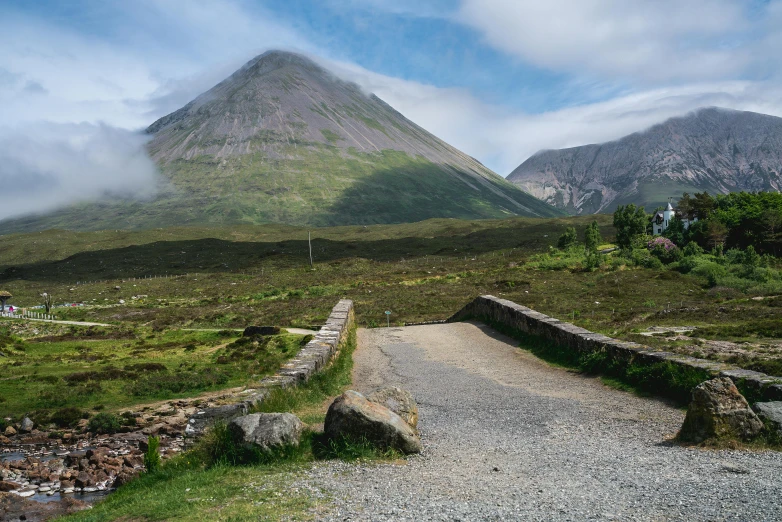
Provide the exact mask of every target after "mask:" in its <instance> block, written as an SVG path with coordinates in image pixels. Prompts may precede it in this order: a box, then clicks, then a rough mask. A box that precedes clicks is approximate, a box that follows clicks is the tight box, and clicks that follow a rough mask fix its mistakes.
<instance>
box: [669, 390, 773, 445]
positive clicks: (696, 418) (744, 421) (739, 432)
mask: <svg viewBox="0 0 782 522" xmlns="http://www.w3.org/2000/svg"><path fill="white" fill-rule="evenodd" d="M762 429H763V422H762V421H761V420H760V419H759V418H758V416H757V415H755V412H753V411H752V409H750V407H749V404H748V403H747V400H746V399H745V398H744V396H743V395H741V393H739V390H738V389H737V388H736V385H735V384H733V381H731V380H730V379H729V378H727V377H719V378H716V379H712V380H710V381H706V382H703V383H701V384H699V385H698V386H696V387H695V389H694V390H693V391H692V402H690V406H689V408H688V409H687V416H686V417H685V418H684V424H682V428H681V430H680V431H679V436H678V437H679V440H682V441H684V442H694V443H698V442H703V441H705V440H707V439H741V440H749V439H751V438H752V437H754V436H756V435H757V434H759V433H760V432H761V430H762Z"/></svg>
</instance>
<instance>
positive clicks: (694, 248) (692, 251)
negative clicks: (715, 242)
mask: <svg viewBox="0 0 782 522" xmlns="http://www.w3.org/2000/svg"><path fill="white" fill-rule="evenodd" d="M704 253H705V250H703V249H702V248H701V247H700V245H698V243H696V242H694V241H691V242H689V243H687V244H686V245H685V246H684V248H683V249H682V254H683V255H684V257H692V256H701V255H703V254H704Z"/></svg>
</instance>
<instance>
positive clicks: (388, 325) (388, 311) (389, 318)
mask: <svg viewBox="0 0 782 522" xmlns="http://www.w3.org/2000/svg"><path fill="white" fill-rule="evenodd" d="M386 326H387V327H388V328H391V311H390V310H386Z"/></svg>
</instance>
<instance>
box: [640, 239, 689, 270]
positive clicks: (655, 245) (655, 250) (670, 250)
mask: <svg viewBox="0 0 782 522" xmlns="http://www.w3.org/2000/svg"><path fill="white" fill-rule="evenodd" d="M646 248H647V250H649V252H650V253H651V254H652V255H653V256H654V257H656V258H657V259H659V260H660V261H662V262H663V263H666V264H667V263H672V262H674V261H676V260H677V259H679V258H680V257H681V251H680V250H679V247H677V246H676V245H675V244H674V242H673V241H671V240H670V239H668V238H667V237H661V236H658V237H655V238H654V239H652V240H651V241H649V242H647V243H646Z"/></svg>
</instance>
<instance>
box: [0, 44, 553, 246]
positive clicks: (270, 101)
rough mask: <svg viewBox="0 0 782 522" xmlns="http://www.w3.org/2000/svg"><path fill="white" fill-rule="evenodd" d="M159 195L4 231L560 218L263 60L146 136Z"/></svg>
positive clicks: (292, 64) (329, 88)
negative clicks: (162, 183)
mask: <svg viewBox="0 0 782 522" xmlns="http://www.w3.org/2000/svg"><path fill="white" fill-rule="evenodd" d="M147 133H148V134H150V135H151V141H150V143H149V146H148V150H149V153H150V155H151V157H152V158H153V159H154V160H155V162H156V163H157V164H158V165H159V166H160V168H161V171H162V173H163V176H164V178H165V180H166V182H167V188H166V190H165V191H164V192H163V194H161V195H160V196H159V197H158V198H157V199H156V200H155V201H153V202H151V203H139V202H133V203H131V202H119V203H118V202H113V203H102V204H99V205H81V206H79V207H78V208H71V209H66V210H64V211H61V212H58V213H55V214H53V215H49V216H46V217H44V218H30V219H25V220H15V221H13V222H6V223H5V224H3V223H0V232H2V231H6V232H7V231H9V230H19V229H21V230H30V229H36V228H43V227H51V226H62V227H66V228H77V229H98V228H148V227H160V226H168V225H182V224H208V223H264V222H277V223H288V224H297V225H301V224H311V225H343V224H345V225H346V224H370V223H396V222H411V221H419V220H423V219H427V218H431V217H453V218H469V219H473V218H497V217H503V216H512V215H521V216H554V215H560V214H561V211H557V210H556V209H554V208H553V207H551V206H549V205H547V204H545V203H542V202H541V201H539V200H538V199H536V198H534V197H532V196H530V195H529V194H526V193H525V192H523V191H522V190H521V189H519V188H518V187H516V186H515V185H513V184H511V183H509V182H508V181H506V180H505V179H503V178H502V177H501V176H499V175H497V174H495V173H494V172H492V171H491V170H490V169H488V168H486V167H484V166H483V165H482V164H481V163H480V162H478V161H477V160H475V159H474V158H471V157H470V156H468V155H466V154H464V153H463V152H461V151H459V150H457V149H456V148H454V147H452V146H450V145H448V144H447V143H445V142H443V141H442V140H440V139H438V138H437V137H435V136H433V135H432V134H430V133H428V132H427V131H425V130H424V129H422V128H421V127H419V126H417V125H416V124H414V123H413V122H411V121H410V120H408V119H407V118H405V117H404V116H402V115H401V114H400V113H398V112H397V111H395V110H394V109H393V108H391V107H390V106H389V105H388V104H386V103H385V102H383V101H382V100H381V99H379V98H378V97H377V96H374V95H368V94H366V93H364V92H362V90H361V89H360V88H359V87H358V86H357V85H355V84H353V83H349V82H346V81H343V80H340V79H338V78H337V77H335V76H334V75H333V74H331V73H330V72H328V71H327V70H325V69H324V68H322V67H321V66H319V65H318V64H316V63H315V62H314V61H312V60H310V59H308V58H306V57H304V56H301V55H298V54H293V53H288V52H281V51H270V52H267V53H265V54H263V55H261V56H258V57H256V58H254V59H253V60H250V61H249V62H248V63H247V64H246V65H244V66H243V67H242V68H241V69H239V70H238V71H236V72H235V73H234V74H233V75H231V76H230V77H229V78H227V79H226V80H224V81H223V82H221V83H220V84H218V85H216V86H215V87H213V88H212V89H210V90H209V91H207V92H205V93H204V94H202V95H200V96H198V97H197V98H196V99H194V100H193V101H191V102H190V103H188V104H187V105H185V106H184V107H182V108H181V109H179V110H177V111H176V112H173V113H171V114H169V115H168V116H165V117H163V118H160V119H159V120H158V121H156V122H155V123H153V124H152V125H150V126H149V128H148V129H147Z"/></svg>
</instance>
